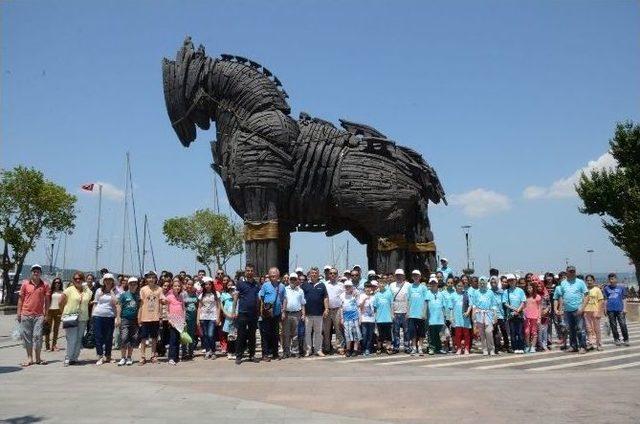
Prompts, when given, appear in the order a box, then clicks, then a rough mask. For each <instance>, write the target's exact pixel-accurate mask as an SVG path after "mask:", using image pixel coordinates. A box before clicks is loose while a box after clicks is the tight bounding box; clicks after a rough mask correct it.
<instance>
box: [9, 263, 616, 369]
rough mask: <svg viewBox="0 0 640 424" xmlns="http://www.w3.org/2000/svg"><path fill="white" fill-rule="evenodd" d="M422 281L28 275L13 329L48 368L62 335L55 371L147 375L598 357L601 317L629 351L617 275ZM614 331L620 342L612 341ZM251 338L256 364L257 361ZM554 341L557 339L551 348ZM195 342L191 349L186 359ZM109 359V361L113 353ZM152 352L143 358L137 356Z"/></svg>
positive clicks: (492, 275)
mask: <svg viewBox="0 0 640 424" xmlns="http://www.w3.org/2000/svg"><path fill="white" fill-rule="evenodd" d="M440 263H441V266H440V267H439V268H438V269H437V271H436V272H435V273H433V274H429V275H422V273H421V272H420V271H419V270H413V271H411V273H410V274H409V276H408V277H407V276H406V275H405V270H403V269H397V270H395V272H394V273H393V274H382V275H378V274H377V273H376V272H375V271H373V270H372V271H368V273H367V275H362V274H361V272H362V269H361V268H360V266H357V265H356V266H354V267H353V269H351V270H346V271H344V272H343V273H342V274H340V273H339V272H338V270H337V269H336V268H334V267H331V266H329V265H327V266H325V267H324V269H323V272H322V273H321V272H320V270H319V269H318V268H316V267H312V268H310V269H309V270H308V271H307V272H305V271H304V270H303V269H302V268H298V269H296V270H295V272H293V273H290V274H288V275H283V276H281V275H280V271H279V270H278V269H277V268H275V267H273V268H270V269H269V271H268V273H267V274H266V275H256V269H255V268H254V266H253V265H251V264H247V265H246V266H245V269H244V272H238V273H237V274H236V275H235V276H233V278H232V277H231V276H229V275H225V273H224V272H223V271H222V270H218V271H217V272H216V275H215V276H208V275H207V274H206V272H205V271H204V270H200V271H198V273H197V274H196V275H194V276H191V275H188V274H187V273H186V272H184V271H181V272H180V273H178V274H176V275H174V274H172V273H171V272H168V271H162V272H161V273H160V275H158V274H156V272H154V271H149V272H147V273H146V274H145V275H144V276H142V277H140V278H137V277H130V276H126V275H119V276H117V277H116V276H114V275H113V274H111V273H110V272H109V271H108V270H107V269H103V270H101V272H100V274H101V277H100V278H99V279H96V278H95V277H94V276H93V275H92V274H84V273H82V272H76V273H74V274H73V278H72V281H71V282H70V283H69V285H68V286H67V287H66V288H65V287H64V285H63V282H62V280H61V279H60V278H55V279H54V280H53V281H52V282H51V285H49V284H48V283H47V282H45V281H43V280H42V278H41V274H42V268H41V267H40V266H39V265H34V266H33V267H31V277H30V278H29V279H27V280H25V281H24V282H23V283H22V286H21V288H20V296H19V302H18V311H17V312H18V315H17V317H18V318H17V319H18V321H19V323H20V329H21V334H22V339H23V342H24V347H25V349H26V352H27V359H26V360H25V361H24V362H23V364H22V365H23V366H30V365H32V364H41V365H43V364H46V363H47V362H46V360H45V359H44V358H43V357H42V355H41V351H42V344H43V339H44V341H45V344H46V349H47V350H51V351H56V350H58V345H57V342H58V338H59V328H60V326H62V327H63V330H64V333H65V336H66V351H65V360H64V366H69V365H74V364H77V363H78V357H79V354H80V351H81V349H82V348H83V347H84V348H94V349H95V352H96V356H97V360H96V365H103V364H106V363H111V362H115V361H116V360H117V361H118V362H117V364H118V365H119V366H127V365H132V364H133V363H134V355H133V354H134V350H136V349H139V356H138V358H137V362H138V364H139V365H145V364H147V363H148V362H151V363H156V362H158V361H159V358H161V357H166V362H167V363H169V364H171V365H176V364H178V363H179V362H180V361H184V360H192V359H194V357H195V356H201V357H202V358H203V359H205V360H213V359H216V358H218V357H227V358H229V359H232V360H235V363H236V364H241V363H242V362H243V358H244V357H245V354H248V360H249V361H253V362H259V361H265V362H269V361H271V360H274V359H283V358H290V357H303V356H311V355H318V356H325V355H333V354H336V355H344V356H347V357H348V356H355V355H364V356H369V355H392V354H397V353H400V352H404V353H405V354H409V355H420V356H422V355H425V354H427V355H440V354H455V355H469V354H471V353H472V352H473V353H476V352H477V353H479V354H480V353H481V354H482V355H486V356H490V355H498V354H505V353H513V354H524V353H534V352H539V351H546V350H549V349H561V350H566V351H568V352H580V353H586V352H587V351H589V350H601V349H603V343H602V334H601V319H602V318H603V317H607V318H608V325H609V326H610V329H611V334H612V336H613V339H614V342H615V345H618V346H619V345H622V344H624V345H627V346H628V345H629V335H628V331H627V326H626V305H627V302H626V298H627V289H626V287H624V286H622V285H620V284H618V281H617V277H616V275H615V274H613V273H612V274H609V276H608V280H607V281H606V282H597V281H596V279H595V278H594V276H593V275H587V276H586V277H584V278H583V277H582V276H579V275H577V274H576V269H575V267H573V266H568V267H567V268H566V270H565V271H562V272H560V273H558V274H557V275H555V274H553V273H546V274H544V275H537V274H533V273H527V274H526V275H523V276H520V275H515V274H510V273H507V274H500V272H499V271H498V270H497V269H491V270H490V272H489V276H488V277H485V276H470V275H461V276H456V275H454V272H453V270H452V269H451V268H450V267H449V265H448V262H447V260H446V259H445V258H443V259H441V262H440ZM618 328H619V331H618ZM257 333H259V334H260V340H261V355H260V356H261V358H258V357H257V355H256V339H257V337H256V334H257ZM554 335H555V340H554ZM198 344H199V345H200V349H201V350H197V347H198ZM117 349H119V350H120V358H119V360H118V359H117V358H114V356H115V355H114V352H113V351H114V350H117ZM147 354H149V356H147Z"/></svg>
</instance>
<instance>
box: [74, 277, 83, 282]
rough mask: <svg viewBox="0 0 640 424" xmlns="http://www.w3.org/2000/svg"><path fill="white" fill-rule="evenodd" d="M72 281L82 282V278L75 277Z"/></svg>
mask: <svg viewBox="0 0 640 424" xmlns="http://www.w3.org/2000/svg"><path fill="white" fill-rule="evenodd" d="M73 281H82V278H80V277H76V278H74V279H73Z"/></svg>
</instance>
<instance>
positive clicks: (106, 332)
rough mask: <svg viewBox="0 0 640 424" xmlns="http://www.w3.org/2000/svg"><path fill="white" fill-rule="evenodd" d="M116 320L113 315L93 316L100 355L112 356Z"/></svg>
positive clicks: (97, 348) (97, 350) (94, 332)
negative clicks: (109, 316) (108, 316)
mask: <svg viewBox="0 0 640 424" xmlns="http://www.w3.org/2000/svg"><path fill="white" fill-rule="evenodd" d="M115 321H116V319H115V318H113V317H111V318H107V317H93V334H94V335H95V338H96V353H97V354H98V356H99V357H103V356H106V357H107V358H110V357H111V347H112V346H113V329H114V327H115Z"/></svg>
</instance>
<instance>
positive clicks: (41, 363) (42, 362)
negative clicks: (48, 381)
mask: <svg viewBox="0 0 640 424" xmlns="http://www.w3.org/2000/svg"><path fill="white" fill-rule="evenodd" d="M47 364H48V362H47V361H46V360H44V359H41V360H39V361H36V365H47Z"/></svg>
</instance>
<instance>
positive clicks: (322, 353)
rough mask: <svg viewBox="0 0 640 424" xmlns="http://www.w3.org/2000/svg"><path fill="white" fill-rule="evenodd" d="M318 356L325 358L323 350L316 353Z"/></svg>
mask: <svg viewBox="0 0 640 424" xmlns="http://www.w3.org/2000/svg"><path fill="white" fill-rule="evenodd" d="M316 355H318V356H324V352H323V351H321V350H319V351H317V352H316Z"/></svg>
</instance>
